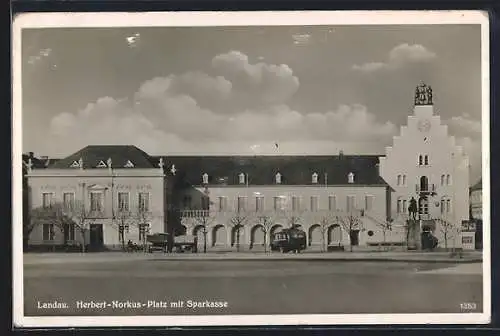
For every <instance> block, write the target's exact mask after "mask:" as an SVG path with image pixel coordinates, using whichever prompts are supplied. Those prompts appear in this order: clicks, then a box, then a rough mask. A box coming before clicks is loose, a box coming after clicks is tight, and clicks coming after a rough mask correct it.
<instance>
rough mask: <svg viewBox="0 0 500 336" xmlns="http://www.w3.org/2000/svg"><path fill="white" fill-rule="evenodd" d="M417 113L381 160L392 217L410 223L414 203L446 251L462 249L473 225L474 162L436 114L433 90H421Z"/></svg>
mask: <svg viewBox="0 0 500 336" xmlns="http://www.w3.org/2000/svg"><path fill="white" fill-rule="evenodd" d="M413 112H414V114H413V115H410V116H408V123H407V125H405V126H402V127H401V130H400V134H399V135H398V136H396V137H394V141H393V145H392V146H391V147H388V148H386V155H385V157H381V158H380V175H381V176H382V177H383V178H384V179H385V180H386V181H387V182H388V183H389V184H390V185H391V186H392V187H393V189H394V190H395V191H394V194H393V199H392V209H393V214H392V216H393V218H395V219H396V220H400V221H401V220H406V219H407V218H408V206H409V203H410V200H411V199H412V198H413V199H414V200H415V201H416V202H417V204H418V212H419V218H420V219H421V220H423V221H424V222H421V223H424V224H425V225H426V226H427V227H428V228H430V229H432V231H433V233H434V235H435V236H436V237H437V238H438V239H439V241H440V242H442V243H445V242H446V245H447V247H450V246H460V245H461V237H460V232H461V225H462V222H463V221H468V220H469V192H468V190H469V159H468V157H467V155H466V154H465V153H464V152H463V150H462V148H461V147H460V146H457V145H456V143H455V138H454V137H453V136H450V135H449V134H448V127H447V126H446V125H443V124H442V123H441V118H440V116H439V115H436V114H435V113H434V106H433V97H432V88H431V87H429V86H426V85H425V84H421V85H419V86H418V87H417V89H416V91H415V105H414V110H413ZM445 237H446V238H448V239H445Z"/></svg>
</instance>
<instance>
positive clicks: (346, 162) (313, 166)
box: [152, 155, 388, 186]
mask: <svg viewBox="0 0 500 336" xmlns="http://www.w3.org/2000/svg"><path fill="white" fill-rule="evenodd" d="M160 157H161V158H163V161H164V163H165V169H166V171H167V173H169V170H170V169H171V167H172V165H174V167H175V175H176V177H177V179H178V180H179V179H180V180H182V181H185V182H187V183H189V184H192V185H201V184H202V182H203V180H202V175H203V174H205V173H206V174H208V182H209V184H212V185H214V184H221V185H240V183H239V175H240V174H241V173H243V174H246V175H247V176H248V184H249V185H274V184H276V174H277V173H278V172H279V173H280V174H281V184H282V185H315V183H313V181H312V176H313V174H314V173H316V174H317V178H318V180H317V185H325V184H328V185H342V184H348V174H349V173H351V172H352V173H353V174H354V183H353V184H354V185H384V186H388V184H387V182H386V181H384V179H383V178H382V177H380V175H379V171H378V167H377V165H378V163H379V156H373V155H356V156H349V155H341V156H305V155H302V156H155V157H152V159H153V160H154V162H158V160H159V159H160ZM325 174H326V175H325ZM245 183H246V182H245Z"/></svg>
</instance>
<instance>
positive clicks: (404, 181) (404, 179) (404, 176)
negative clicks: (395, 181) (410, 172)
mask: <svg viewBox="0 0 500 336" xmlns="http://www.w3.org/2000/svg"><path fill="white" fill-rule="evenodd" d="M403 185H404V186H405V185H406V175H403Z"/></svg>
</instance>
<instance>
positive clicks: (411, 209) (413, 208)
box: [408, 197, 418, 220]
mask: <svg viewBox="0 0 500 336" xmlns="http://www.w3.org/2000/svg"><path fill="white" fill-rule="evenodd" d="M417 212H418V207H417V200H415V198H413V197H412V198H411V200H410V206H409V207H408V213H409V214H410V218H411V219H414V220H415V219H417Z"/></svg>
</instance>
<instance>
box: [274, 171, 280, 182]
mask: <svg viewBox="0 0 500 336" xmlns="http://www.w3.org/2000/svg"><path fill="white" fill-rule="evenodd" d="M275 177H276V184H281V174H280V173H276V176H275Z"/></svg>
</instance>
